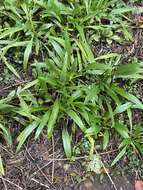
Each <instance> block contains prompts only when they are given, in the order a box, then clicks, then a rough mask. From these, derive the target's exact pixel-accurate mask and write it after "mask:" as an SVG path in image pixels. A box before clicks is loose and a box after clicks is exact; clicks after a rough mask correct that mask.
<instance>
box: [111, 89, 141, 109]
mask: <svg viewBox="0 0 143 190" xmlns="http://www.w3.org/2000/svg"><path fill="white" fill-rule="evenodd" d="M112 89H113V90H114V91H115V92H116V93H118V94H120V95H121V96H123V97H124V98H126V99H127V100H129V101H131V102H132V103H134V104H136V106H137V107H138V108H140V109H143V104H142V103H141V101H140V100H139V99H138V98H136V97H135V96H134V95H132V94H130V93H128V92H126V91H125V90H124V89H122V88H120V87H117V86H112Z"/></svg>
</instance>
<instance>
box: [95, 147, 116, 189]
mask: <svg viewBox="0 0 143 190" xmlns="http://www.w3.org/2000/svg"><path fill="white" fill-rule="evenodd" d="M95 153H96V154H97V155H98V156H99V154H98V152H97V150H95ZM100 160H101V159H100ZM101 164H102V166H103V168H104V170H105V172H106V174H107V176H108V178H109V180H110V182H111V184H112V185H113V187H114V189H115V190H118V189H117V187H116V185H115V183H114V181H113V180H112V178H111V176H110V174H109V172H108V171H107V169H106V167H105V166H104V163H103V161H102V160H101Z"/></svg>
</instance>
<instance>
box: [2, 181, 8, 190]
mask: <svg viewBox="0 0 143 190" xmlns="http://www.w3.org/2000/svg"><path fill="white" fill-rule="evenodd" d="M2 182H3V185H4V188H5V190H8V189H7V186H6V183H5V181H4V180H3V179H2Z"/></svg>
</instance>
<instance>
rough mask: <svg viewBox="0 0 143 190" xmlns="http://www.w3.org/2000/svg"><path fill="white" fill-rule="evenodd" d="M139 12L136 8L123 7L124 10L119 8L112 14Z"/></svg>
mask: <svg viewBox="0 0 143 190" xmlns="http://www.w3.org/2000/svg"><path fill="white" fill-rule="evenodd" d="M135 10H137V8H136V7H123V8H118V9H113V10H112V12H111V14H114V15H116V14H124V13H127V12H132V11H135Z"/></svg>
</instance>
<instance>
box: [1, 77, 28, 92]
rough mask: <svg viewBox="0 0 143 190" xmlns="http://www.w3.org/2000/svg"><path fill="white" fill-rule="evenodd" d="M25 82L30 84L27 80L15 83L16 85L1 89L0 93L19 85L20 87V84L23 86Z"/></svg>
mask: <svg viewBox="0 0 143 190" xmlns="http://www.w3.org/2000/svg"><path fill="white" fill-rule="evenodd" d="M27 82H30V80H27V81H20V82H17V83H16V84H12V85H9V86H6V87H5V88H2V89H1V90H0V92H3V91H5V90H8V89H9V88H13V87H16V86H19V85H21V84H25V83H27Z"/></svg>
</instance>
